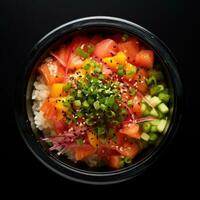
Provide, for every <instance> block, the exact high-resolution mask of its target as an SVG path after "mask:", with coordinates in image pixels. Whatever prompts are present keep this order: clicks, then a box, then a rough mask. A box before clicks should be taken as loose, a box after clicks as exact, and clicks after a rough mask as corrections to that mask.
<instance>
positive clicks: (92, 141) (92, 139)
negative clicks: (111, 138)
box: [87, 132, 99, 148]
mask: <svg viewBox="0 0 200 200" xmlns="http://www.w3.org/2000/svg"><path fill="white" fill-rule="evenodd" d="M87 136H88V140H89V142H90V144H91V145H92V146H93V147H94V148H97V147H98V145H99V140H98V139H97V136H96V135H95V134H94V133H92V132H88V133H87Z"/></svg>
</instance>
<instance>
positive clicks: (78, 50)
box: [75, 47, 90, 59]
mask: <svg viewBox="0 0 200 200" xmlns="http://www.w3.org/2000/svg"><path fill="white" fill-rule="evenodd" d="M75 53H76V55H78V56H80V57H81V58H84V59H85V58H88V57H89V56H90V55H89V53H87V52H85V51H84V50H83V49H81V48H80V47H78V48H76V50H75Z"/></svg>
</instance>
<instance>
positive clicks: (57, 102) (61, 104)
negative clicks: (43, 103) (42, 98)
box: [55, 97, 67, 112]
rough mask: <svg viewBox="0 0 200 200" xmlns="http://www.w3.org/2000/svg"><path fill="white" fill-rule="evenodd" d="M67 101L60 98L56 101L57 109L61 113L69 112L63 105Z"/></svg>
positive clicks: (64, 98)
mask: <svg viewBox="0 0 200 200" xmlns="http://www.w3.org/2000/svg"><path fill="white" fill-rule="evenodd" d="M65 100H66V97H60V98H57V99H56V104H55V107H56V108H57V110H59V111H64V112H66V111H67V107H65V106H64V105H63V102H64V101H65Z"/></svg>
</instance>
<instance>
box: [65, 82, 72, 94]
mask: <svg viewBox="0 0 200 200" xmlns="http://www.w3.org/2000/svg"><path fill="white" fill-rule="evenodd" d="M71 87H72V84H71V83H67V84H65V85H64V86H63V90H64V91H65V92H67V91H69V89H70V88H71Z"/></svg>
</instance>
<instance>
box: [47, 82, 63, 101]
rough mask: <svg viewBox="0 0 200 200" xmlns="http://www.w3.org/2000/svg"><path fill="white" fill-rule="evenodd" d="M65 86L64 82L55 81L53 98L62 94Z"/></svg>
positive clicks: (52, 91) (52, 89)
mask: <svg viewBox="0 0 200 200" xmlns="http://www.w3.org/2000/svg"><path fill="white" fill-rule="evenodd" d="M63 86H64V84H63V83H54V84H53V85H52V86H51V92H50V96H51V97H53V98H57V97H59V96H60V94H61V93H62V91H63Z"/></svg>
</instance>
